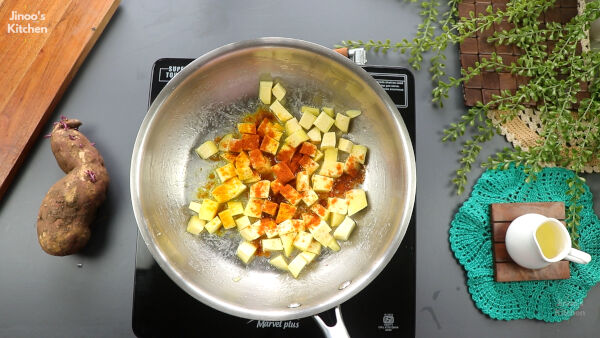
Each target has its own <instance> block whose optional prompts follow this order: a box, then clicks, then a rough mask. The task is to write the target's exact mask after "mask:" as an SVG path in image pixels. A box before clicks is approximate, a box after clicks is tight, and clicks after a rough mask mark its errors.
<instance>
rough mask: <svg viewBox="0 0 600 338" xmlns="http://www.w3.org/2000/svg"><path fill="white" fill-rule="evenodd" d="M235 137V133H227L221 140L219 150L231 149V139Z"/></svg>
mask: <svg viewBox="0 0 600 338" xmlns="http://www.w3.org/2000/svg"><path fill="white" fill-rule="evenodd" d="M232 139H233V134H227V135H225V136H223V137H222V138H221V141H219V151H229V141H231V140H232Z"/></svg>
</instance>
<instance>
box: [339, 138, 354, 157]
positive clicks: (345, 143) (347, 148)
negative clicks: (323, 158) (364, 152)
mask: <svg viewBox="0 0 600 338" xmlns="http://www.w3.org/2000/svg"><path fill="white" fill-rule="evenodd" d="M352 146H354V143H352V141H349V140H346V139H345V138H341V137H340V141H339V143H338V149H339V150H341V151H343V152H345V153H348V154H350V153H351V152H352Z"/></svg>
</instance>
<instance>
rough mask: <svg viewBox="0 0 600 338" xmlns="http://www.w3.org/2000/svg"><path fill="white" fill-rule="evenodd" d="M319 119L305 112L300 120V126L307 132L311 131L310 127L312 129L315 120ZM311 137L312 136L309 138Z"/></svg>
mask: <svg viewBox="0 0 600 338" xmlns="http://www.w3.org/2000/svg"><path fill="white" fill-rule="evenodd" d="M316 119H317V117H316V116H315V115H313V114H311V113H309V112H305V113H304V114H302V117H301V118H300V123H299V124H300V126H301V127H302V128H304V129H306V130H309V129H310V127H312V125H313V123H314V122H315V120H316ZM309 137H310V136H309Z"/></svg>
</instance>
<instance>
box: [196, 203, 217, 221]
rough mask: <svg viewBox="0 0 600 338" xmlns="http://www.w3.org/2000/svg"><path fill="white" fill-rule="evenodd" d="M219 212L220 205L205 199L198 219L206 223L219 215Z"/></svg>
mask: <svg viewBox="0 0 600 338" xmlns="http://www.w3.org/2000/svg"><path fill="white" fill-rule="evenodd" d="M218 210H219V203H217V202H215V201H213V200H209V199H208V198H205V199H204V200H203V201H202V205H201V206H200V210H198V217H199V218H200V219H203V220H205V221H210V220H212V219H213V218H215V216H216V215H217V211H218Z"/></svg>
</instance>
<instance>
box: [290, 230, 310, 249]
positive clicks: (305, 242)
mask: <svg viewBox="0 0 600 338" xmlns="http://www.w3.org/2000/svg"><path fill="white" fill-rule="evenodd" d="M312 239H313V235H312V234H310V233H308V232H306V231H300V232H299V233H298V234H297V235H296V238H294V247H295V248H297V249H298V250H300V251H306V249H308V246H309V245H310V242H312Z"/></svg>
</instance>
